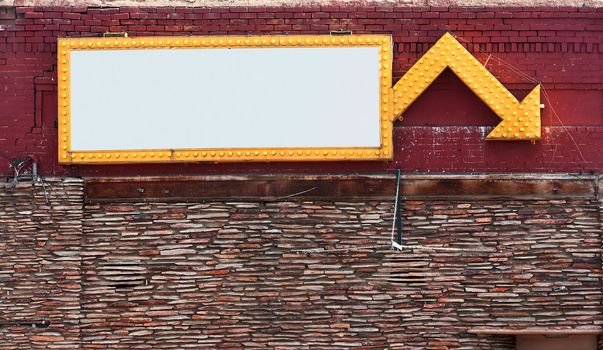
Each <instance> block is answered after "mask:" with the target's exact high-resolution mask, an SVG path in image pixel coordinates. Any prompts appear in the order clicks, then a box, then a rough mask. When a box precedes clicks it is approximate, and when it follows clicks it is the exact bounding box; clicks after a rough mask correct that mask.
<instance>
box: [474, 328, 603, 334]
mask: <svg viewBox="0 0 603 350" xmlns="http://www.w3.org/2000/svg"><path fill="white" fill-rule="evenodd" d="M467 332H469V333H473V334H492V335H497V334H498V335H573V334H581V335H597V334H601V333H603V329H601V328H570V329H560V328H488V327H477V328H471V329H469V330H468V331H467Z"/></svg>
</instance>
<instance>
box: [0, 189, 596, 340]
mask: <svg viewBox="0 0 603 350" xmlns="http://www.w3.org/2000/svg"><path fill="white" fill-rule="evenodd" d="M82 193H83V192H82V182H81V181H80V180H76V179H49V180H47V181H46V183H45V184H42V183H39V184H36V185H30V184H20V185H19V186H18V187H17V188H2V189H1V190H0V292H1V293H2V294H1V298H0V349H14V348H22V349H29V348H32V349H43V348H56V349H78V348H79V349H107V348H113V349H183V348H242V347H245V348H283V349H308V348H359V349H383V348H399V349H513V348H514V339H513V337H512V336H498V335H488V336H486V335H475V334H473V333H470V332H468V331H469V330H470V329H472V328H478V327H493V328H508V327H516V328H532V327H548V328H578V329H592V328H597V327H601V326H602V323H603V318H602V317H601V316H602V312H603V309H602V294H601V288H602V273H601V246H602V239H601V202H600V201H598V200H596V199H595V198H592V199H556V200H513V199H506V200H461V199H456V200H450V201H443V200H437V201H436V200H413V201H406V202H405V203H404V204H403V211H402V212H403V214H402V215H403V220H404V222H403V224H404V231H403V236H404V243H405V244H409V245H423V246H438V247H449V248H458V249H460V250H429V249H424V248H422V249H418V248H415V249H406V250H404V251H391V250H389V248H387V247H386V246H387V244H388V243H389V240H390V235H391V225H392V217H393V215H392V212H393V206H394V203H393V202H391V201H363V202H338V201H312V202H297V201H276V202H236V201H232V202H204V203H201V202H198V203H195V202H192V203H168V202H150V203H143V202H135V203H125V202H124V203H118V202H115V203H113V202H111V203H102V204H84V202H83V195H82ZM373 245H377V247H370V248H369V247H366V246H373ZM362 247H365V248H362ZM312 248H328V249H340V248H354V249H351V250H344V251H340V250H335V251H332V252H330V253H299V252H296V250H300V249H312ZM11 322H12V323H11ZM32 324H37V325H42V326H43V327H44V328H34V327H31V325H32ZM36 327H37V326H36Z"/></svg>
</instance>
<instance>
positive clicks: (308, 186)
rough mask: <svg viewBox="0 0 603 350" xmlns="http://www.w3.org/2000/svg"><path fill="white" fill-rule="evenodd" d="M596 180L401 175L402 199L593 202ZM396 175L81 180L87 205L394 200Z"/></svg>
mask: <svg viewBox="0 0 603 350" xmlns="http://www.w3.org/2000/svg"><path fill="white" fill-rule="evenodd" d="M598 187H599V181H598V178H597V177H596V176H578V175H576V176H571V175H549V174H546V175H545V174H529V175H526V174H504V175H497V174H489V175H403V176H402V180H401V188H400V191H401V193H402V197H403V199H448V200H455V199H563V198H582V199H594V198H596V197H597V195H598ZM395 192H396V190H395V176H394V175H393V174H391V175H390V174H388V175H344V176H342V175H242V176H230V175H229V176H192V177H191V176H175V177H123V178H115V177H113V178H86V179H85V197H86V201H87V202H89V203H90V202H109V201H185V202H186V201H219V200H238V201H278V200H394V197H395V194H396V193H395Z"/></svg>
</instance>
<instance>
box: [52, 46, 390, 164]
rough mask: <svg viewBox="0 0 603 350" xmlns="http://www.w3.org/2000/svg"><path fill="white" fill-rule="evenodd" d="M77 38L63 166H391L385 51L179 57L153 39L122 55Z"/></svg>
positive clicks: (283, 50) (190, 51) (183, 53)
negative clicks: (386, 160) (385, 131)
mask: <svg viewBox="0 0 603 350" xmlns="http://www.w3.org/2000/svg"><path fill="white" fill-rule="evenodd" d="M319 38H321V37H319ZM149 39H151V38H146V40H147V43H148V42H149ZM69 40H70V41H71V42H68V45H65V46H67V47H68V48H70V47H71V46H72V47H73V49H71V50H69V57H68V64H67V60H64V61H65V64H63V66H67V67H68V69H67V70H64V71H65V72H66V73H67V78H68V81H67V84H66V85H68V89H65V90H67V92H68V95H69V96H68V97H65V99H64V100H61V98H60V97H61V95H60V97H59V109H60V110H61V109H62V110H63V112H67V113H63V115H64V116H65V117H66V120H68V123H65V124H68V125H67V126H68V133H66V135H65V136H66V137H67V140H64V141H63V142H62V144H63V145H64V146H67V147H63V149H65V150H67V151H66V152H65V153H64V154H63V155H64V156H65V155H66V157H61V156H59V158H60V159H61V158H62V159H61V160H62V161H64V162H91V163H97V162H126V161H127V162H135V161H139V162H146V161H187V160H190V161H199V160H205V159H207V160H218V161H246V160H256V159H257V160H260V161H261V160H264V161H266V160H321V159H348V158H354V157H349V156H352V155H353V153H348V156H346V152H345V151H346V150H347V151H348V152H353V150H354V149H357V152H356V154H357V155H359V156H360V157H362V154H363V151H364V153H365V155H366V157H364V158H380V157H382V156H383V154H382V152H381V151H382V141H383V140H382V132H381V126H382V116H383V115H382V111H381V107H382V104H384V102H383V101H382V99H383V94H382V88H381V81H382V80H381V78H382V77H381V74H382V69H383V68H382V58H381V56H382V52H381V42H379V43H378V44H377V45H371V44H370V41H369V42H368V44H366V45H349V46H332V45H324V46H305V45H300V47H297V46H294V45H292V46H286V47H253V45H250V46H245V45H242V46H241V47H236V46H234V47H220V46H216V47H195V46H193V47H184V48H180V47H178V48H174V47H173V46H168V47H163V46H161V45H160V44H159V40H157V39H156V40H155V43H154V45H153V46H152V47H136V44H132V45H129V46H133V47H128V49H123V48H122V47H121V46H120V45H119V44H117V45H116V46H117V47H109V48H105V47H104V46H102V43H103V42H102V39H100V40H101V41H100V43H101V45H98V44H97V42H92V45H90V44H87V45H80V46H78V44H77V41H75V45H73V41H74V39H69ZM75 40H77V39H75ZM86 40H87V41H86V42H85V44H86V43H90V40H94V39H86ZM111 40H113V39H111ZM120 40H122V41H123V40H130V41H129V42H130V43H131V42H132V41H133V39H130V38H127V39H126V38H120ZM188 40H190V39H187V41H188ZM174 41H175V39H172V40H171V42H172V43H174ZM116 42H117V41H116ZM116 42H111V44H112V46H113V44H115V43H116ZM139 42H140V41H139ZM388 42H389V41H388ZM120 43H121V42H120ZM302 44H303V43H302ZM147 45H148V44H147ZM82 46H83V47H82ZM99 46H100V47H101V48H99ZM80 47H82V48H81V49H78V48H80ZM59 60H61V57H60V56H59ZM59 66H61V64H59ZM59 83H60V82H59ZM388 88H389V87H388ZM66 95H67V94H66ZM65 104H66V105H65ZM62 107H63V108H62ZM59 115H61V113H59ZM67 117H68V118H67ZM59 141H62V140H61V139H60V140H59ZM60 144H61V142H60ZM300 151H301V152H302V154H301V155H300V154H299V152H300ZM291 152H293V154H292V153H291ZM333 152H335V154H334V153H333ZM59 153H61V152H59ZM143 153H144V155H145V156H144V157H142V155H143ZM324 153H328V154H327V155H325V154H324ZM195 154H196V156H195ZM187 155H188V157H189V158H190V159H186V158H187ZM204 155H205V156H204ZM337 155H339V156H337ZM291 156H292V157H291ZM303 156H305V158H304V157H303ZM334 156H335V157H334ZM204 157H206V158H205V159H204Z"/></svg>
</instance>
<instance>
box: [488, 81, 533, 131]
mask: <svg viewBox="0 0 603 350" xmlns="http://www.w3.org/2000/svg"><path fill="white" fill-rule="evenodd" d="M505 112H506V113H505V115H504V116H501V119H502V121H501V122H500V123H499V124H498V125H497V126H496V127H495V128H494V129H493V130H492V131H491V132H490V133H489V134H488V136H486V139H487V140H509V141H514V140H530V141H535V140H540V127H541V125H540V85H537V86H536V87H534V89H532V91H530V93H529V94H528V95H527V96H526V97H525V98H524V99H523V101H521V103H519V102H517V103H514V104H513V105H511V106H509V108H508V109H507V110H506V111H505Z"/></svg>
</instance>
